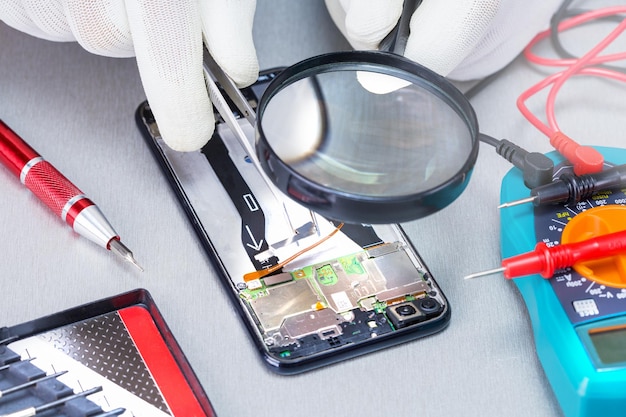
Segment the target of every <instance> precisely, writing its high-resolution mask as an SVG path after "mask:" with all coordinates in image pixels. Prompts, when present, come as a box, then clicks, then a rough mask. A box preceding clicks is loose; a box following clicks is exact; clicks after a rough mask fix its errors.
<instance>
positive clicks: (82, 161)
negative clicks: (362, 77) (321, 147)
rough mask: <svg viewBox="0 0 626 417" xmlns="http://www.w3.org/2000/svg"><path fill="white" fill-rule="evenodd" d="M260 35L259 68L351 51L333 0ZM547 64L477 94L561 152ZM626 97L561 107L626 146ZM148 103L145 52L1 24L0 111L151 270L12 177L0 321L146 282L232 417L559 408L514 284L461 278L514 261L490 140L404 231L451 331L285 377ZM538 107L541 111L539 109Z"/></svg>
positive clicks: (519, 133)
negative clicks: (171, 173)
mask: <svg viewBox="0 0 626 417" xmlns="http://www.w3.org/2000/svg"><path fill="white" fill-rule="evenodd" d="M594 3H595V2H594ZM601 33H606V30H604V29H603V26H602V25H591V26H590V27H588V28H586V29H585V30H584V31H582V32H577V33H575V34H574V33H572V34H570V35H568V36H566V39H570V40H571V41H572V42H573V43H572V45H577V46H574V47H573V49H575V50H577V51H582V50H584V49H585V48H584V46H585V44H586V45H589V43H590V42H592V39H593V37H594V36H593V35H594V34H601ZM587 35H589V36H587ZM255 36H256V39H257V41H256V44H257V48H258V53H259V58H260V63H261V67H262V68H269V67H273V66H278V65H288V64H291V63H293V62H296V61H297V60H299V59H303V58H306V57H308V56H312V55H315V54H318V53H321V52H326V51H331V50H336V49H346V48H348V45H347V44H346V43H345V41H344V40H342V38H341V36H340V35H339V33H338V32H337V31H336V29H335V28H334V26H333V25H332V23H331V22H330V19H329V18H328V16H327V15H326V12H325V10H324V8H323V3H322V2H321V1H319V2H304V1H299V2H292V1H288V0H274V1H261V2H259V4H258V11H257V23H256V27H255ZM577 43H581V44H582V45H578V44H577ZM550 71H551V70H549V69H544V68H537V67H534V66H532V65H529V64H527V63H526V62H524V61H523V60H522V59H518V60H517V61H516V62H515V63H514V64H513V65H512V66H510V67H509V68H508V69H507V70H506V71H505V72H504V73H502V75H501V76H500V77H499V78H498V79H497V80H496V81H495V82H494V83H493V84H491V85H490V86H489V87H488V88H487V89H486V90H484V91H483V92H482V93H481V94H480V95H478V96H477V97H476V98H475V99H474V100H473V103H474V105H475V108H476V112H477V114H478V118H479V122H480V125H481V130H482V131H483V132H485V133H487V134H490V135H492V136H495V137H502V138H509V139H511V140H514V141H516V142H518V143H519V144H520V145H522V146H524V147H526V148H527V149H531V150H535V151H541V152H544V151H549V150H550V147H549V145H548V143H547V140H546V139H545V137H543V136H542V135H541V134H540V133H539V132H538V131H537V130H535V128H534V127H532V126H531V125H530V124H529V123H528V122H527V121H526V120H525V119H523V117H522V116H521V115H520V113H519V112H518V110H517V109H516V107H515V100H516V98H517V96H518V94H519V93H520V92H521V91H523V90H524V89H525V88H527V87H528V86H530V85H532V84H533V83H535V82H537V81H538V80H540V79H541V78H542V77H544V76H545V75H546V74H548V73H549V72H550ZM623 88H624V86H622V85H619V84H615V83H612V82H606V81H599V80H593V79H589V78H586V77H579V78H578V79H574V80H572V81H571V82H570V83H568V84H567V86H566V88H565V89H564V90H563V92H562V94H561V95H560V96H559V99H558V110H557V112H558V120H559V121H560V123H561V125H562V128H563V130H565V131H566V132H568V133H570V134H571V135H572V136H573V137H575V138H577V139H578V140H579V141H580V142H583V143H586V144H592V145H594V144H595V145H605V146H620V145H621V146H623V138H622V137H621V135H622V134H623V129H621V128H620V126H622V125H623V121H624V120H623V115H624V114H625V112H626V104H625V103H626V101H624V100H623V98H622V97H623V96H622V93H623V91H624V90H623ZM143 100H144V94H143V91H142V87H141V84H140V80H139V76H138V73H137V70H136V67H135V63H134V60H132V59H111V58H104V57H99V56H94V55H91V54H89V53H87V52H85V51H83V50H82V49H81V48H80V47H79V46H78V45H76V44H72V43H69V44H61V43H51V42H47V41H43V40H39V39H35V38H32V37H29V36H27V35H25V34H22V33H19V32H16V31H14V30H13V29H11V28H9V27H7V26H6V25H4V24H2V23H0V117H1V118H2V119H3V120H4V121H5V122H6V123H7V124H9V125H10V126H12V127H13V129H15V130H16V131H17V132H19V133H20V134H21V135H22V136H23V137H24V138H25V139H26V140H28V141H29V142H30V144H31V145H32V146H33V147H34V148H35V149H37V150H38V151H39V152H40V153H41V154H42V155H44V156H45V157H46V159H48V160H49V161H51V162H52V163H54V164H56V165H57V167H58V168H59V169H60V170H61V171H62V172H64V173H65V174H66V175H67V176H68V177H69V178H72V179H73V180H74V181H75V182H76V183H77V185H78V186H79V187H80V188H81V189H83V191H85V192H86V193H87V194H88V195H90V196H91V197H92V199H94V200H95V201H96V202H97V203H98V204H99V205H100V206H101V208H102V209H103V211H104V212H105V213H106V214H107V216H108V217H109V219H110V220H111V222H112V223H113V224H114V226H115V227H116V229H117V230H118V231H119V232H120V234H121V235H122V236H123V239H124V241H125V242H126V243H127V244H128V245H129V247H131V248H132V249H133V250H134V252H135V254H136V256H137V258H138V260H139V261H140V262H141V263H142V264H143V265H144V266H145V268H146V272H145V273H143V274H141V273H138V272H137V271H136V270H134V269H133V268H132V266H130V265H127V264H125V263H123V262H120V261H118V260H117V259H116V258H115V257H114V256H113V254H109V253H107V252H105V251H103V250H102V249H101V248H99V247H97V246H95V245H93V244H92V243H90V242H88V241H86V240H85V239H82V238H79V237H78V236H77V235H75V234H74V233H72V232H71V231H70V230H69V229H67V228H66V226H65V225H64V224H63V223H62V222H61V221H60V220H59V219H58V218H56V217H55V216H53V215H52V214H50V213H49V212H48V211H47V209H45V207H44V206H43V205H42V204H40V203H39V202H38V201H37V200H36V199H35V197H34V196H33V195H32V194H31V193H30V192H28V191H27V190H26V189H24V188H22V186H21V185H20V184H19V183H18V182H17V181H16V180H15V178H13V177H12V176H11V175H10V174H9V173H8V171H7V170H3V169H0V194H2V196H3V197H2V204H0V230H1V236H2V237H1V239H0V253H2V261H1V262H0V295H1V301H0V324H1V325H14V324H18V323H21V322H23V321H27V320H31V319H34V318H37V317H40V316H43V315H46V314H51V313H54V312H57V311H60V310H62V309H65V308H69V307H72V306H76V305H79V304H83V303H87V302H90V301H93V300H96V299H99V298H102V297H107V296H112V295H115V294H118V293H121V292H124V291H127V290H130V289H133V288H137V287H144V288H147V289H148V290H149V291H150V292H151V293H152V295H153V297H154V298H155V300H156V302H157V304H158V305H159V307H160V309H161V311H162V312H163V314H164V316H165V318H166V320H167V321H168V323H169V325H170V327H171V328H172V330H173V332H174V334H175V336H176V337H177V339H178V341H179V343H180V345H181V346H182V348H183V350H184V351H185V353H186V355H187V357H188V359H189V361H190V362H191V364H192V366H193V368H194V369H195V371H196V373H197V374H198V376H199V378H200V380H201V382H202V384H203V386H204V388H205V390H206V392H207V393H208V395H209V397H210V398H211V401H212V403H213V405H214V407H215V409H216V411H217V413H218V415H221V416H248V415H262V416H291V415H300V416H319V415H337V416H345V415H359V416H377V415H399V416H406V415H425V416H435V415H439V416H466V417H467V416H492V415H502V416H533V417H537V416H559V415H560V411H559V408H558V405H557V403H556V400H555V397H554V395H553V394H552V391H551V389H550V386H549V385H548V382H547V380H546V378H545V376H544V373H543V370H542V368H541V366H540V364H539V362H538V360H537V358H536V355H535V348H534V342H533V336H532V329H531V326H530V322H529V319H528V316H527V313H526V310H525V307H524V304H523V301H522V299H521V297H520V296H519V294H518V292H517V290H516V288H515V287H514V285H512V283H510V282H507V281H505V280H504V279H502V277H497V276H494V277H490V278H484V279H482V280H475V281H470V282H465V281H463V280H462V277H463V276H464V275H465V274H467V273H470V272H474V271H479V270H483V269H488V268H491V267H494V266H497V265H498V264H499V261H500V250H499V243H500V226H499V216H498V211H497V209H496V205H497V204H498V202H499V188H500V182H501V179H502V176H503V175H504V174H505V173H506V172H507V171H508V170H509V169H510V165H509V164H508V162H506V161H505V160H503V159H501V158H500V157H498V156H497V155H496V154H495V153H494V151H493V149H492V148H490V147H487V146H484V145H481V146H482V149H481V153H480V156H479V160H478V163H477V166H476V168H475V171H474V175H473V178H472V180H471V182H470V185H469V186H468V189H467V191H466V192H465V193H464V194H463V195H462V196H461V197H460V198H459V199H458V200H457V201H456V202H454V203H453V204H452V205H451V206H449V207H448V208H446V209H445V210H443V211H441V212H439V213H437V214H435V215H433V216H430V217H428V218H425V219H421V220H418V221H414V222H411V223H408V224H406V225H405V228H406V230H407V231H408V233H409V234H410V236H411V237H412V239H413V241H414V243H415V244H416V246H417V248H418V250H419V251H420V252H421V254H422V256H423V258H424V259H425V261H426V262H427V263H428V264H429V266H430V268H431V270H432V272H433V274H434V275H435V277H436V279H437V280H438V282H439V283H440V285H441V286H442V287H443V288H444V291H445V292H446V294H447V296H448V298H449V299H450V302H451V304H452V307H453V318H452V322H451V325H450V326H449V328H448V329H446V330H445V331H444V332H442V333H440V334H438V335H436V336H432V337H429V338H426V339H423V340H421V341H416V342H412V343H406V344H404V345H401V346H398V347H395V348H391V349H387V350H385V351H381V352H377V353H373V354H370V355H367V356H365V357H361V358H357V359H354V360H350V361H347V362H345V363H341V364H338V365H334V366H330V367H326V368H324V369H319V370H316V371H312V372H309V373H306V374H302V375H298V376H292V377H282V376H277V375H274V374H273V373H271V372H270V371H268V370H266V369H265V368H264V367H263V365H262V363H261V361H260V359H259V357H258V355H257V353H256V351H255V350H254V348H253V346H252V344H251V343H250V342H249V340H248V338H247V334H246V331H245V329H244V327H243V326H242V324H241V323H240V321H239V318H238V317H237V316H236V314H235V310H234V309H233V307H232V306H231V304H230V300H229V299H228V298H227V295H226V293H225V291H224V290H223V289H222V287H221V285H220V283H219V282H218V280H217V278H216V277H215V271H214V270H213V268H212V266H211V264H210V262H209V261H208V260H207V258H206V256H205V254H204V252H203V250H202V248H201V246H200V244H199V243H198V240H197V239H196V237H195V234H194V232H193V230H192V228H191V226H190V224H189V223H188V222H187V220H186V218H185V216H184V213H183V211H182V209H181V208H180V206H179V204H178V202H177V200H176V198H175V196H174V194H173V193H172V192H171V190H170V188H169V185H168V183H167V182H166V180H165V178H164V177H163V176H162V174H161V172H160V170H159V167H158V166H157V164H156V163H155V161H154V160H153V158H152V155H151V154H150V153H149V151H148V149H147V147H146V145H145V144H144V142H143V139H142V138H141V136H140V134H139V132H138V130H137V128H136V126H135V122H134V119H133V117H134V111H135V109H136V107H137V105H138V104H139V103H140V102H141V101H143ZM542 104H543V103H542V101H541V100H532V101H531V102H530V106H531V107H532V108H533V109H534V110H535V111H536V112H541V111H542V109H543V106H542Z"/></svg>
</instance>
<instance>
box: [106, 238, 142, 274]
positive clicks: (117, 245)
mask: <svg viewBox="0 0 626 417" xmlns="http://www.w3.org/2000/svg"><path fill="white" fill-rule="evenodd" d="M109 249H110V250H111V251H112V252H115V253H116V254H118V255H119V256H121V257H122V258H124V260H126V261H128V262H130V263H131V264H133V265H135V266H136V267H137V268H138V269H139V270H140V271H141V272H143V268H142V267H141V265H139V264H138V263H137V260H136V259H135V257H134V256H133V253H132V252H131V250H130V249H128V248H127V247H126V246H125V245H124V244H123V243H122V242H121V241H120V240H118V239H111V241H110V242H109Z"/></svg>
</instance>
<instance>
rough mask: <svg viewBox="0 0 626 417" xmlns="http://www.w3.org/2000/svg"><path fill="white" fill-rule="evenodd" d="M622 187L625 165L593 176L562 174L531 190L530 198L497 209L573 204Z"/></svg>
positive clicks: (623, 184) (625, 170) (625, 174)
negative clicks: (523, 205)
mask: <svg viewBox="0 0 626 417" xmlns="http://www.w3.org/2000/svg"><path fill="white" fill-rule="evenodd" d="M622 187H626V165H618V166H615V167H612V168H608V169H605V170H604V171H601V172H598V173H595V174H586V175H581V176H576V175H573V174H563V175H561V176H560V177H559V178H558V179H556V180H554V181H553V182H551V183H549V184H546V185H542V186H539V187H535V188H533V189H532V191H531V192H530V197H527V198H523V199H520V200H516V201H511V202H508V203H502V204H500V205H499V206H498V208H506V207H513V206H517V205H519V204H525V203H533V205H534V206H535V207H537V206H540V205H543V204H558V203H563V204H565V205H569V204H575V203H578V202H579V201H581V200H584V199H585V198H588V197H591V196H592V195H593V194H595V193H597V192H598V191H604V190H614V189H617V188H622Z"/></svg>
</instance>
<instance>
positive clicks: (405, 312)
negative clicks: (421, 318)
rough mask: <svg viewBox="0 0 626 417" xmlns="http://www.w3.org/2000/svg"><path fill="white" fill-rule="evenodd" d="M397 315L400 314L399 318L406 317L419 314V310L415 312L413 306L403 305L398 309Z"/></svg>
mask: <svg viewBox="0 0 626 417" xmlns="http://www.w3.org/2000/svg"><path fill="white" fill-rule="evenodd" d="M396 313H398V315H399V316H402V317H405V316H412V315H414V314H415V313H417V310H415V307H413V306H412V305H411V304H403V305H401V306H400V307H396Z"/></svg>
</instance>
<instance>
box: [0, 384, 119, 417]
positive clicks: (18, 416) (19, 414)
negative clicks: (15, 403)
mask: <svg viewBox="0 0 626 417" xmlns="http://www.w3.org/2000/svg"><path fill="white" fill-rule="evenodd" d="M100 391H102V387H95V388H91V389H88V390H87V391H83V392H81V393H78V394H74V395H70V396H68V397H64V398H60V399H58V400H55V401H50V402H49V403H46V404H43V405H40V406H37V407H29V408H25V409H23V410H19V411H16V412H14V413H10V414H4V415H2V416H0V417H32V416H36V415H37V414H38V413H42V412H44V411H48V410H51V409H53V408H55V407H59V406H62V405H65V403H67V402H68V401H71V400H74V399H76V398H80V397H86V396H88V395H91V394H95V393H96V392H100ZM113 415H115V414H113Z"/></svg>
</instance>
